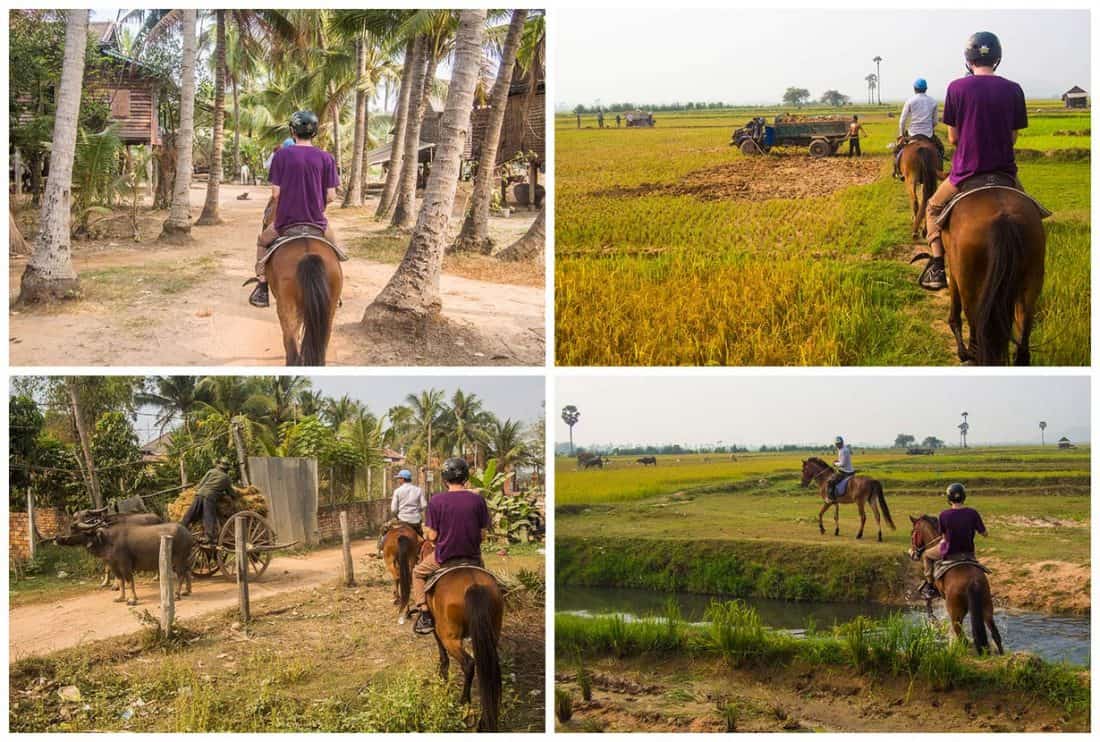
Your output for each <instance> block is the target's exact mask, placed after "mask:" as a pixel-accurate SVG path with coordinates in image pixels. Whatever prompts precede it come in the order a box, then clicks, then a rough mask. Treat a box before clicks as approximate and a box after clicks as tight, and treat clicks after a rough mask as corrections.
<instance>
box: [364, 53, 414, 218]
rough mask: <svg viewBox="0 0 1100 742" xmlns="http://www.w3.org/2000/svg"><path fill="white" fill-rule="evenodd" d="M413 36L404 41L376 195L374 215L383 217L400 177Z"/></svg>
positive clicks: (411, 74) (393, 202)
mask: <svg viewBox="0 0 1100 742" xmlns="http://www.w3.org/2000/svg"><path fill="white" fill-rule="evenodd" d="M416 38H417V37H415V36H413V37H410V38H409V39H408V40H407V41H406V42H405V62H404V65H403V66H402V70H401V84H400V88H399V90H398V93H397V96H396V100H395V101H394V112H393V119H394V130H393V142H392V144H391V145H390V168H389V170H388V171H386V181H385V183H384V184H383V185H382V193H381V194H380V195H379V197H378V209H377V211H375V212H374V216H375V217H376V218H378V219H385V218H386V217H388V216H390V215H391V214H392V213H393V207H394V204H395V201H396V198H395V197H396V195H397V183H398V181H399V180H400V179H401V151H400V149H399V148H401V147H403V146H404V142H405V129H406V128H407V126H408V123H409V108H410V105H409V102H410V100H412V94H411V91H412V87H413V67H414V64H413V62H414V60H415V56H416V51H417V44H416Z"/></svg>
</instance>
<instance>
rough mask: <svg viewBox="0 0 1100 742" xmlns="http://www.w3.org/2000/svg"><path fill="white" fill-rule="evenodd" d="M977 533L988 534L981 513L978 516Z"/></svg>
mask: <svg viewBox="0 0 1100 742" xmlns="http://www.w3.org/2000/svg"><path fill="white" fill-rule="evenodd" d="M978 533H980V534H982V535H983V536H988V535H989V534H988V533H986V531H985V523H984V522H983V521H982V516H981V515H979V516H978Z"/></svg>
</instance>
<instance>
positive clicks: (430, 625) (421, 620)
mask: <svg viewBox="0 0 1100 742" xmlns="http://www.w3.org/2000/svg"><path fill="white" fill-rule="evenodd" d="M413 631H414V632H416V633H417V634H431V633H432V632H434V631H435V619H434V618H432V614H431V613H429V612H428V611H423V610H422V611H420V615H419V616H417V617H416V623H415V624H413Z"/></svg>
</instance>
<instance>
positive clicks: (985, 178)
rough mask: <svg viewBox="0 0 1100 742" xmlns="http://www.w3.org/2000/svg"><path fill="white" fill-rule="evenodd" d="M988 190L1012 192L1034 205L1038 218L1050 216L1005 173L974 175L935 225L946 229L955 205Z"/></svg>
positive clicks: (1044, 208)
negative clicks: (1037, 211)
mask: <svg viewBox="0 0 1100 742" xmlns="http://www.w3.org/2000/svg"><path fill="white" fill-rule="evenodd" d="M990 190H1003V191H1014V192H1016V193H1018V194H1020V195H1021V196H1023V197H1024V198H1026V199H1027V200H1028V201H1030V202H1031V203H1033V204H1035V208H1037V209H1038V210H1039V216H1040V218H1042V219H1046V218H1047V217H1048V216H1050V215H1051V211H1050V210H1049V209H1047V208H1046V207H1045V206H1043V205H1042V204H1041V203H1039V202H1038V201H1036V200H1035V197H1034V196H1032V195H1031V194H1029V193H1027V192H1026V191H1024V190H1022V189H1021V188H1020V186H1019V183H1018V182H1017V180H1016V178H1014V177H1012V176H1011V175H1007V174H1005V173H989V174H987V175H975V176H974V177H973V178H968V179H967V180H965V181H964V182H963V183H962V190H961V191H960V192H959V194H958V195H957V196H955V197H954V198H952V199H951V200H950V201H948V202H947V206H945V207H944V208H943V212H942V213H940V215H939V218H937V219H936V224H938V225H940V226H941V227H946V226H947V223H948V222H949V221H950V219H951V212H952V211H953V210H954V208H955V205H956V204H958V203H959V202H960V201H962V200H963V199H964V198H967V197H969V196H972V195H974V194H975V193H979V192H981V191H990Z"/></svg>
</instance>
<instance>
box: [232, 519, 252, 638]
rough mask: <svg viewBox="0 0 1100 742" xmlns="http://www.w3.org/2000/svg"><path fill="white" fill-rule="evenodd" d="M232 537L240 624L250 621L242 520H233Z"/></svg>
mask: <svg viewBox="0 0 1100 742" xmlns="http://www.w3.org/2000/svg"><path fill="white" fill-rule="evenodd" d="M233 536H234V541H235V542H236V547H237V601H238V602H239V603H240V608H241V623H243V624H247V623H248V622H249V621H251V620H252V611H251V609H250V608H249V605H248V544H246V543H245V541H244V518H235V519H234V520H233Z"/></svg>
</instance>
